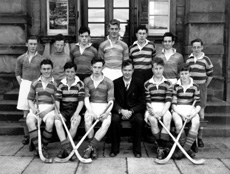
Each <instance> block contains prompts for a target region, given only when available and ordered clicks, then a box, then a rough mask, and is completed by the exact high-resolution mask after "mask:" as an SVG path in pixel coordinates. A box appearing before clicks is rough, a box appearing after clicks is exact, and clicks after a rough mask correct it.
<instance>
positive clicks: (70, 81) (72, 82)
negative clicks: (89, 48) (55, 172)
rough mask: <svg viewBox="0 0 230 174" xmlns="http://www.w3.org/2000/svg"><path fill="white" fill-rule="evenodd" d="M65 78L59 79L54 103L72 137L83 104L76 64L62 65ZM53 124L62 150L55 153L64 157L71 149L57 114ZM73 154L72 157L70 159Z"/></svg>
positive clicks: (83, 93) (79, 119)
mask: <svg viewBox="0 0 230 174" xmlns="http://www.w3.org/2000/svg"><path fill="white" fill-rule="evenodd" d="M64 71H65V76H66V77H65V78H64V79H62V80H61V82H60V84H59V85H58V88H57V93H56V95H55V100H56V104H57V106H58V109H60V112H61V115H62V116H63V117H64V120H65V122H66V124H67V126H68V127H70V130H69V132H70V134H71V136H72V138H74V137H75V135H76V133H77V128H78V126H79V124H80V121H81V116H80V115H79V113H80V112H81V110H82V108H83V105H84V96H85V91H84V83H83V82H82V81H81V80H80V79H79V78H78V76H76V71H77V66H76V65H75V64H74V63H72V62H67V63H66V64H65V65H64ZM55 126H56V130H57V134H58V137H59V139H60V142H61V146H62V150H61V151H60V152H59V154H58V155H57V157H58V158H65V157H66V156H67V155H69V153H70V152H71V150H72V147H71V144H70V142H69V139H68V138H66V134H65V131H64V128H63V125H62V122H61V119H60V117H59V116H56V117H55ZM73 158H74V156H73V157H72V159H73Z"/></svg>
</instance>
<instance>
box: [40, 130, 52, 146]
mask: <svg viewBox="0 0 230 174" xmlns="http://www.w3.org/2000/svg"><path fill="white" fill-rule="evenodd" d="M52 134H53V132H48V131H47V130H44V131H43V132H42V135H43V136H42V144H43V145H44V146H47V145H48V143H50V142H51V139H52Z"/></svg>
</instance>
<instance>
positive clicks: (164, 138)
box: [158, 133, 169, 148]
mask: <svg viewBox="0 0 230 174" xmlns="http://www.w3.org/2000/svg"><path fill="white" fill-rule="evenodd" d="M168 141H169V134H165V133H161V135H160V139H159V141H158V145H159V147H163V148H165V147H166V144H167V142H168Z"/></svg>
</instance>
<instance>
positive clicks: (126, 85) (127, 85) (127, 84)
mask: <svg viewBox="0 0 230 174" xmlns="http://www.w3.org/2000/svg"><path fill="white" fill-rule="evenodd" d="M125 89H126V91H127V90H128V89H129V83H126V84H125Z"/></svg>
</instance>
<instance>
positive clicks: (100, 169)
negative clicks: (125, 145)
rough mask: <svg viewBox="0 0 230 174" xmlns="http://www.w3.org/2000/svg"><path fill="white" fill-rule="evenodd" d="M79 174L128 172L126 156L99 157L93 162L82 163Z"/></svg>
mask: <svg viewBox="0 0 230 174" xmlns="http://www.w3.org/2000/svg"><path fill="white" fill-rule="evenodd" d="M76 173H77V174H93V173H95V174H126V173H128V172H127V168H126V158H119V160H118V158H98V159H97V160H93V162H92V163H91V164H82V163H80V164H79V166H78V169H77V171H76Z"/></svg>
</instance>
